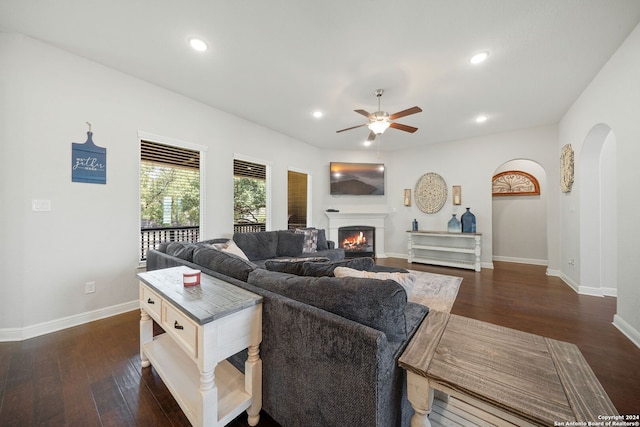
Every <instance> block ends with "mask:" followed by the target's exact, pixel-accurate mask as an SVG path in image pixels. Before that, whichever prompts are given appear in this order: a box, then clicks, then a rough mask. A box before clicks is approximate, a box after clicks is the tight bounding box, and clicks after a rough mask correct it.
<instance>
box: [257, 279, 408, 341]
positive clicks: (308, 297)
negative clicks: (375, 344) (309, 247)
mask: <svg viewBox="0 0 640 427" xmlns="http://www.w3.org/2000/svg"><path fill="white" fill-rule="evenodd" d="M248 283H250V284H252V285H256V286H259V287H261V288H263V289H267V290H269V291H271V292H275V293H277V294H280V295H283V296H285V297H288V298H291V299H294V300H296V301H300V302H303V303H305V304H309V305H312V306H314V307H318V308H321V309H323V310H326V311H329V312H331V313H334V314H337V315H338V316H342V317H344V318H346V319H350V320H353V321H355V322H358V323H361V324H363V325H367V326H369V327H371V328H374V329H377V330H379V331H382V332H384V333H385V335H386V336H387V340H389V341H404V340H406V339H407V325H406V317H405V309H406V307H407V293H406V292H405V290H404V289H403V288H402V286H400V285H399V284H398V283H397V282H395V281H393V280H377V279H361V278H354V277H341V278H338V277H302V276H294V275H291V274H285V273H278V272H275V271H267V270H264V269H260V268H258V269H256V270H254V271H253V272H251V274H250V275H249V280H248Z"/></svg>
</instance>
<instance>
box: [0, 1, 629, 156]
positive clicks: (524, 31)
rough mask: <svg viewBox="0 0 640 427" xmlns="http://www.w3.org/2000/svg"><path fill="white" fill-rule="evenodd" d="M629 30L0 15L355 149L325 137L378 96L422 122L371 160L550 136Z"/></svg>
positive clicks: (310, 139) (373, 105) (174, 85)
mask: <svg viewBox="0 0 640 427" xmlns="http://www.w3.org/2000/svg"><path fill="white" fill-rule="evenodd" d="M639 21H640V1H638V0H393V1H391V0H348V1H346V0H320V1H308V0H270V1H261V0H227V1H214V0H191V1H178V0H108V1H107V0H55V1H54V0H51V1H44V0H0V31H4V32H17V33H22V34H25V35H27V36H30V37H33V38H35V39H39V40H43V41H45V42H47V43H51V44H53V45H55V46H58V47H60V48H62V49H65V50H67V51H70V52H73V53H75V54H77V55H80V56H83V57H86V58H89V59H91V60H93V61H96V62H98V63H101V64H104V65H106V66H108V67H111V68H114V69H117V70H120V71H122V72H124V73H127V74H130V75H133V76H136V77H139V78H141V79H143V80H146V81H148V82H152V83H154V84H156V85H158V86H161V87H164V88H167V89H170V90H172V91H175V92H178V93H180V94H183V95H185V96H188V97H190V98H193V99H196V100H199V101H201V102H203V103H205V104H209V105H211V106H214V107H216V108H219V109H221V110H224V111H227V112H229V113H232V114H235V115H238V116H240V117H243V118H246V119H248V120H250V121H253V122H255V123H259V124H261V125H264V126H266V127H269V128H272V129H274V130H276V131H278V132H281V133H284V134H286V135H290V136H291V137H294V138H296V139H299V140H301V141H305V142H307V143H309V144H312V145H315V146H318V147H324V148H334V149H358V150H359V149H363V150H366V149H367V148H365V147H363V145H362V142H363V141H364V140H365V139H366V137H367V135H368V130H367V129H366V128H359V129H355V130H351V131H348V132H343V133H340V134H338V133H336V130H338V129H342V128H346V127H349V126H354V125H357V124H360V123H364V122H365V121H366V118H364V117H363V116H361V115H359V114H356V113H354V112H353V110H354V109H364V110H367V111H369V112H374V111H376V110H377V100H376V97H375V95H374V90H375V89H377V88H383V89H385V94H384V96H383V97H382V110H384V111H387V112H389V113H394V112H397V111H400V110H404V109H406V108H409V107H412V106H414V105H418V106H420V107H421V108H422V109H423V112H422V113H419V114H416V115H412V116H408V117H405V118H402V119H399V120H398V122H400V123H404V124H407V125H410V126H415V127H418V128H419V130H418V131H417V132H416V133H414V134H409V133H405V132H401V131H398V130H395V129H389V130H387V131H386V132H385V134H384V135H383V138H382V141H381V147H380V149H382V150H396V149H407V148H411V147H416V146H419V145H423V144H431V143H438V142H444V141H451V140H457V139H461V138H468V137H473V136H479V135H486V134H492V133H497V132H502V131H508V130H513V129H521V128H527V127H532V126H539V125H545V124H551V123H556V122H558V121H559V120H560V119H561V117H562V115H563V114H564V113H565V112H566V111H567V109H568V108H569V107H570V105H571V104H572V103H573V102H574V101H575V100H576V98H577V97H578V96H579V95H580V93H581V92H582V91H583V90H584V88H585V87H586V86H587V85H588V84H589V82H590V81H591V80H592V79H593V78H594V76H595V75H596V74H597V72H598V71H599V70H600V69H601V68H602V66H603V65H604V64H605V63H606V61H607V60H608V59H609V58H610V56H611V55H612V54H613V53H614V51H615V50H616V48H617V47H618V46H619V45H620V44H621V43H622V41H623V40H624V39H625V37H626V36H627V35H628V34H629V33H630V32H631V31H632V30H633V28H634V27H635V26H636V25H637V24H638V22H639ZM191 36H198V37H201V38H203V39H204V40H206V42H207V43H208V44H209V46H210V49H209V51H207V52H205V53H198V52H195V51H193V50H191V49H190V48H189V47H188V44H187V40H188V38H189V37H191ZM481 50H489V51H490V52H491V56H490V57H489V59H488V60H487V61H486V62H485V63H484V64H481V65H479V66H472V65H470V64H469V62H468V59H469V57H470V56H471V55H472V54H473V53H476V52H478V51H481ZM314 110H321V111H323V112H324V113H325V116H324V117H323V118H322V119H315V118H313V117H312V115H311V113H312V112H313V111H314ZM478 114H486V115H487V116H488V117H489V120H488V121H487V122H485V123H484V124H482V125H479V124H476V123H475V122H474V118H475V117H476V116H477V115H478ZM371 149H375V148H368V150H371Z"/></svg>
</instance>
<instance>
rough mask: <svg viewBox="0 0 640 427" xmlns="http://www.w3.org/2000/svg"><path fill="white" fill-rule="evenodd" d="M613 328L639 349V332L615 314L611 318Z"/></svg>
mask: <svg viewBox="0 0 640 427" xmlns="http://www.w3.org/2000/svg"><path fill="white" fill-rule="evenodd" d="M613 326H615V327H616V328H618V330H619V331H620V332H622V333H623V334H624V335H625V336H626V337H627V338H629V339H630V340H631V342H632V343H634V344H635V345H636V347H638V348H640V331H638V330H637V329H635V328H634V327H633V326H631V325H630V324H628V323H627V322H626V321H625V320H624V319H623V318H622V317H620V316H618V315H617V314H616V315H614V316H613Z"/></svg>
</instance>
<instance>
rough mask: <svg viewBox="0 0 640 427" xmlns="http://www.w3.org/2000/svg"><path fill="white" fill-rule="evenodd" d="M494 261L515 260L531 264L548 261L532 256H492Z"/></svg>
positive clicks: (544, 263)
mask: <svg viewBox="0 0 640 427" xmlns="http://www.w3.org/2000/svg"><path fill="white" fill-rule="evenodd" d="M493 260H494V261H503V262H515V263H518V264H532V265H548V264H549V262H548V261H547V260H546V259H533V258H514V257H507V256H494V257H493Z"/></svg>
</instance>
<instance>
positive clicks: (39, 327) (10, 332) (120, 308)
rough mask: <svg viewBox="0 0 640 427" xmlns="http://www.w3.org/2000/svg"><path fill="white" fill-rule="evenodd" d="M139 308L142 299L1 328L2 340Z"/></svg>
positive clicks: (52, 330) (66, 326)
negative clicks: (34, 323) (34, 322)
mask: <svg viewBox="0 0 640 427" xmlns="http://www.w3.org/2000/svg"><path fill="white" fill-rule="evenodd" d="M138 309H140V301H139V300H135V301H130V302H125V303H123V304H118V305H114V306H111V307H105V308H101V309H98V310H94V311H88V312H86V313H80V314H76V315H73V316H69V317H63V318H61V319H56V320H51V321H49V322H43V323H38V324H36V325H30V326H26V327H24V328H5V329H0V342H5V341H22V340H26V339H29V338H34V337H38V336H40V335H44V334H48V333H51V332H56V331H60V330H62V329H67V328H71V327H73V326H78V325H82V324H84V323H89V322H93V321H94V320H99V319H104V318H106V317H111V316H115V315H116V314H122V313H126V312H128V311H133V310H138Z"/></svg>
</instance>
